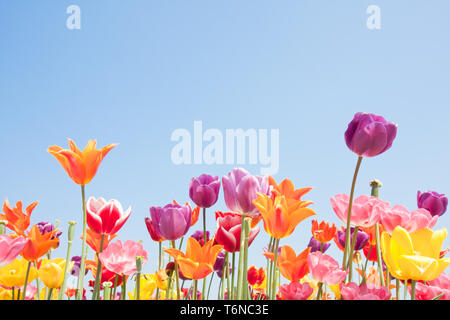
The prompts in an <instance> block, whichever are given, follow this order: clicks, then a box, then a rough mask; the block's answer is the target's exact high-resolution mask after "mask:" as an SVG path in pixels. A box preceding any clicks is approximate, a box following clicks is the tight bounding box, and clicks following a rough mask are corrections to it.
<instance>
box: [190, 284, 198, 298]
mask: <svg viewBox="0 0 450 320" xmlns="http://www.w3.org/2000/svg"><path fill="white" fill-rule="evenodd" d="M197 281H198V280H197V279H195V280H194V289H193V290H192V298H191V299H192V300H197Z"/></svg>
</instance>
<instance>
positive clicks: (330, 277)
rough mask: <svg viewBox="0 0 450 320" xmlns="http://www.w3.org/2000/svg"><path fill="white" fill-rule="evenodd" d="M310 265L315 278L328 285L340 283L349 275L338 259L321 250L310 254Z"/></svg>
mask: <svg viewBox="0 0 450 320" xmlns="http://www.w3.org/2000/svg"><path fill="white" fill-rule="evenodd" d="M308 267H309V270H310V272H311V276H312V277H313V278H314V280H316V281H318V282H322V283H325V284H327V285H333V284H337V283H340V282H342V281H344V279H345V277H346V276H347V272H346V271H343V270H342V269H341V268H340V267H339V263H338V262H337V261H336V260H334V259H333V258H332V257H330V256H329V255H326V254H323V253H321V252H320V251H316V252H312V253H310V254H309V255H308Z"/></svg>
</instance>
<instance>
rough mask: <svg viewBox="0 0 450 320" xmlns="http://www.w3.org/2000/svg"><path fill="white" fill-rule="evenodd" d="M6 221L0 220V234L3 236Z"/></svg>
mask: <svg viewBox="0 0 450 320" xmlns="http://www.w3.org/2000/svg"><path fill="white" fill-rule="evenodd" d="M7 224H8V220H0V234H5V232H6V225H7Z"/></svg>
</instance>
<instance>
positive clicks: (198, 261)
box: [164, 238, 223, 280]
mask: <svg viewBox="0 0 450 320" xmlns="http://www.w3.org/2000/svg"><path fill="white" fill-rule="evenodd" d="M213 244H214V239H211V240H209V241H208V242H207V243H206V244H205V245H204V246H200V244H199V243H198V241H197V240H195V239H194V238H188V240H187V245H186V253H183V252H181V251H180V250H177V249H174V248H168V249H165V250H164V251H165V252H167V253H168V254H169V255H170V256H172V257H173V258H174V259H175V260H176V261H177V263H178V265H179V267H180V271H181V272H182V273H183V275H184V276H185V277H186V278H189V279H194V280H199V279H203V278H205V277H207V276H208V275H209V274H210V273H211V272H213V271H214V263H215V262H216V258H217V255H218V254H219V252H220V251H221V250H222V249H223V246H222V245H213Z"/></svg>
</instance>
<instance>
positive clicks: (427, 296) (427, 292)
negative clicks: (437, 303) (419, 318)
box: [416, 273, 450, 300]
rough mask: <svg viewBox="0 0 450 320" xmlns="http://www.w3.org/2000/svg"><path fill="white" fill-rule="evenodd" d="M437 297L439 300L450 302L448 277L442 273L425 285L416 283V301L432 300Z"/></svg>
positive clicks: (449, 280) (449, 279) (449, 278)
mask: <svg viewBox="0 0 450 320" xmlns="http://www.w3.org/2000/svg"><path fill="white" fill-rule="evenodd" d="M439 295H442V296H441V298H439V300H450V275H448V274H445V273H442V274H441V275H440V276H439V277H437V278H436V279H434V280H432V281H429V282H428V283H427V284H422V283H421V282H418V283H417V287H416V300H433V299H435V298H436V297H438V296H439Z"/></svg>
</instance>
